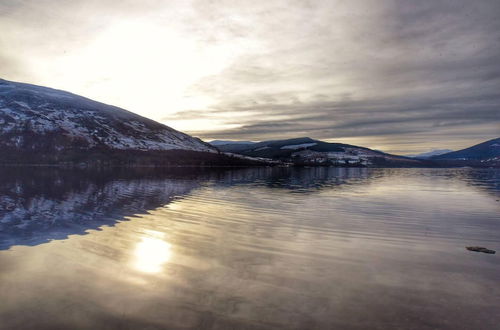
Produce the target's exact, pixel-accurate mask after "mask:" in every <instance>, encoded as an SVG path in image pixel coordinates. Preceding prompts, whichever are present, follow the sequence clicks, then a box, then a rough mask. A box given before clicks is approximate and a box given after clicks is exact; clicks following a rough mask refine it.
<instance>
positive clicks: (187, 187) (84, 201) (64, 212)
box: [0, 167, 500, 249]
mask: <svg viewBox="0 0 500 330" xmlns="http://www.w3.org/2000/svg"><path fill="white" fill-rule="evenodd" d="M499 175H500V172H499V171H498V170H488V169H481V170H477V169H452V170H444V169H434V170H419V169H368V168H327V167H314V168H264V167H263V168H249V169H237V170H234V169H233V170H210V171H209V170H200V169H197V170H194V169H189V170H187V172H186V170H182V169H178V170H174V169H164V170H162V171H158V170H152V169H150V170H140V171H139V170H133V171H132V170H131V169H126V170H125V169H122V170H114V171H101V172H99V171H97V172H96V171H92V172H89V171H83V170H80V171H78V170H61V169H42V168H39V169H34V168H24V169H23V168H21V169H8V168H1V169H0V249H5V248H8V247H10V246H12V245H19V244H23V245H36V244H41V243H44V242H47V241H49V240H52V239H64V238H66V237H67V236H68V235H71V234H84V233H85V231H86V230H89V229H98V228H99V227H101V226H103V225H113V224H114V223H116V222H117V221H120V220H124V218H125V217H129V216H139V215H141V214H145V213H147V212H148V211H149V210H152V209H155V208H158V207H161V206H164V205H166V204H168V203H169V202H170V201H172V200H173V199H174V198H177V197H181V196H183V195H186V194H189V193H190V192H191V191H192V190H193V189H195V188H198V187H202V186H205V185H211V186H214V185H215V186H218V187H222V188H223V187H227V186H233V185H253V186H262V187H266V188H271V189H284V190H287V191H290V192H293V193H304V194H309V193H314V192H315V191H320V190H323V189H344V188H347V189H348V188H349V187H350V186H353V185H360V184H362V185H366V184H370V183H372V182H374V181H376V180H378V179H380V178H383V177H386V178H387V177H388V176H391V177H394V179H395V180H398V178H400V179H402V178H404V177H407V176H417V177H419V176H432V178H435V177H441V178H443V177H444V178H449V179H451V180H456V179H460V180H461V181H464V182H466V183H467V185H469V186H474V187H476V188H479V189H480V190H482V191H486V192H488V193H490V194H494V195H498V193H499V191H500V176H499Z"/></svg>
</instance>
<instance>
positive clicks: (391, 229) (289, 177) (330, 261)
mask: <svg viewBox="0 0 500 330" xmlns="http://www.w3.org/2000/svg"><path fill="white" fill-rule="evenodd" d="M499 199H500V171H498V170H473V169H387V170H384V169H333V168H332V169H327V168H311V169H300V170H299V169H267V168H266V169H248V170H232V171H218V172H207V171H204V172H196V173H193V172H191V173H190V174H186V173H182V172H179V171H175V172H170V173H156V172H152V171H146V172H142V173H136V172H127V171H113V172H112V173H109V172H92V173H88V172H82V171H69V170H68V171H61V170H54V169H52V170H49V169H46V170H41V169H38V170H35V169H25V170H14V169H5V168H4V169H0V328H1V329H384V330H386V329H405V330H407V329H453V330H455V329H499V324H500V313H499V311H500V284H499V283H500V255H499V254H498V252H497V254H495V255H487V254H482V253H475V252H470V251H467V250H466V249H465V246H468V245H481V246H486V247H488V248H490V249H494V250H497V251H499V250H500V217H499V214H500V202H499V201H498V200H499ZM499 252H500V251H499Z"/></svg>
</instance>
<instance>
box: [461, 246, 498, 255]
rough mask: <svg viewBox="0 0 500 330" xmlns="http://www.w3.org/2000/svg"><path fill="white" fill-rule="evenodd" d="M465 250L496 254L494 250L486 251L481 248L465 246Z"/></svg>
mask: <svg viewBox="0 0 500 330" xmlns="http://www.w3.org/2000/svg"><path fill="white" fill-rule="evenodd" d="M466 249H467V250H469V251H474V252H483V253H488V254H495V253H496V251H495V250H490V249H487V248H485V247H481V246H467V247H466Z"/></svg>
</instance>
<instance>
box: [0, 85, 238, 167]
mask: <svg viewBox="0 0 500 330" xmlns="http://www.w3.org/2000/svg"><path fill="white" fill-rule="evenodd" d="M0 153H1V154H2V157H1V159H0V163H68V162H69V163H75V162H77V163H86V164H88V163H93V164H94V163H97V164H101V163H105V164H114V165H117V164H128V165H130V164H143V165H144V164H159V165H172V164H205V165H207V164H216V163H221V164H231V159H227V157H226V156H224V155H220V154H219V151H218V149H217V148H215V147H213V146H212V145H210V144H208V143H205V142H203V141H201V140H200V139H198V138H194V137H192V136H189V135H187V134H184V133H182V132H179V131H176V130H174V129H172V128H170V127H168V126H165V125H163V124H160V123H158V122H155V121H153V120H150V119H147V118H144V117H141V116H139V115H137V114H134V113H132V112H129V111H126V110H124V109H121V108H118V107H114V106H111V105H107V104H103V103H100V102H96V101H93V100H90V99H87V98H85V97H82V96H78V95H75V94H72V93H69V92H65V91H61V90H56V89H52V88H47V87H41V86H35V85H30V84H24V83H18V82H12V81H7V80H2V79H0ZM241 162H242V161H241V160H238V161H237V163H241Z"/></svg>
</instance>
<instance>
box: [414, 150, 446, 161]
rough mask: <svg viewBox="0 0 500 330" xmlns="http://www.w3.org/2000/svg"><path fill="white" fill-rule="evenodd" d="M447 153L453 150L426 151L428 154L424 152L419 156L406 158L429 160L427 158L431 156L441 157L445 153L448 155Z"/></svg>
mask: <svg viewBox="0 0 500 330" xmlns="http://www.w3.org/2000/svg"><path fill="white" fill-rule="evenodd" d="M449 152H453V150H450V149H434V150H431V151H428V152H424V153H421V154H416V155H407V156H406V157H410V158H419V159H429V158H431V157H433V156H439V155H443V154H446V153H449Z"/></svg>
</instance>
